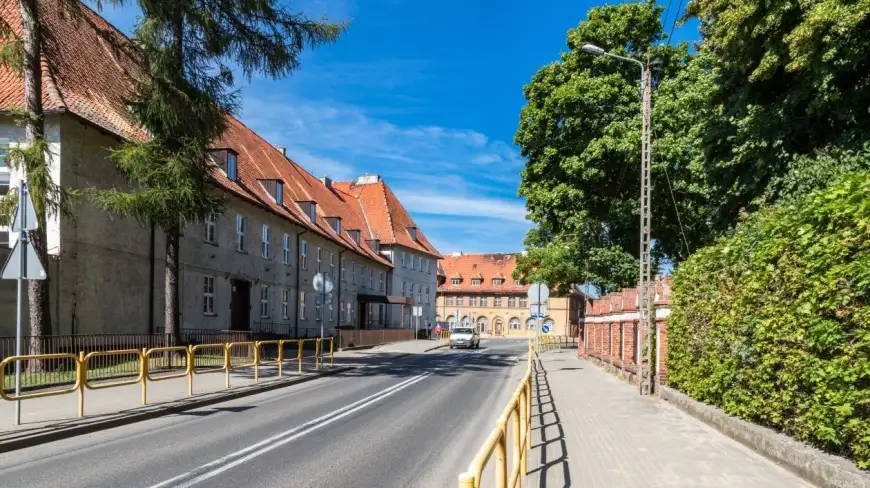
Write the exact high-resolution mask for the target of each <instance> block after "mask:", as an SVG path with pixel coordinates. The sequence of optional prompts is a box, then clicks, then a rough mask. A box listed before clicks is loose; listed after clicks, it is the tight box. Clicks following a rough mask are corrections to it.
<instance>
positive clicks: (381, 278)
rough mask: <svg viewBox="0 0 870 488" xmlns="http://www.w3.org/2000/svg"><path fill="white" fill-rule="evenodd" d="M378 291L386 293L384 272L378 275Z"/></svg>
mask: <svg viewBox="0 0 870 488" xmlns="http://www.w3.org/2000/svg"><path fill="white" fill-rule="evenodd" d="M378 290H380V291H384V272H383V271H381V272H379V273H378Z"/></svg>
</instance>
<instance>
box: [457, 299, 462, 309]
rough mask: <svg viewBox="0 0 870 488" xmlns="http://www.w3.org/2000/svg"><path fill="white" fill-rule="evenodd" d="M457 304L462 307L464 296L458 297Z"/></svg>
mask: <svg viewBox="0 0 870 488" xmlns="http://www.w3.org/2000/svg"><path fill="white" fill-rule="evenodd" d="M456 306H457V307H461V306H462V297H456Z"/></svg>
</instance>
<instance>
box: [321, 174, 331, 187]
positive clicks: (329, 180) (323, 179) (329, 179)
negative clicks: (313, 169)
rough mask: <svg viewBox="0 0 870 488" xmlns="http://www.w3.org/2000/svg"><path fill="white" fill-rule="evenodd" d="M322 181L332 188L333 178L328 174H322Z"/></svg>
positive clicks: (324, 184)
mask: <svg viewBox="0 0 870 488" xmlns="http://www.w3.org/2000/svg"><path fill="white" fill-rule="evenodd" d="M320 182H321V183H323V186H325V187H327V188H332V178H330V177H328V176H321V177H320Z"/></svg>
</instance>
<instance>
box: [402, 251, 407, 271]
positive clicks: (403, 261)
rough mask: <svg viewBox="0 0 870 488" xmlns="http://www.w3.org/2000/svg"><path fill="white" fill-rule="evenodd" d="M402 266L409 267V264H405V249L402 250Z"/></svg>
mask: <svg viewBox="0 0 870 488" xmlns="http://www.w3.org/2000/svg"><path fill="white" fill-rule="evenodd" d="M402 267H403V268H407V266H405V251H402Z"/></svg>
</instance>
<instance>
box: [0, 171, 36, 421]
mask: <svg viewBox="0 0 870 488" xmlns="http://www.w3.org/2000/svg"><path fill="white" fill-rule="evenodd" d="M38 223H39V221H38V220H37V219H36V210H35V209H34V208H33V200H31V199H30V193H28V191H27V183H25V182H24V180H21V182H20V184H19V185H18V208H17V209H16V210H15V216H14V217H13V218H12V226H11V227H10V229H9V231H10V232H18V239H17V240H16V241H15V245H14V246H13V247H12V252H11V253H10V254H9V259H8V260H7V261H6V264H4V265H3V271H2V272H0V278H2V279H4V280H18V298H17V304H16V311H15V355H16V356H21V308H22V307H21V302H22V301H23V300H24V280H44V279H45V278H46V276H45V269H44V268H43V267H42V263H41V262H39V256H38V255H37V254H36V249H34V248H33V244H32V243H31V242H30V240H29V239H28V238H27V232H28V231H31V230H36V229H37V228H38ZM20 395H21V361H15V396H16V397H18V396H20ZM20 423H21V402H20V401H16V402H15V418H14V419H13V425H19V424H20Z"/></svg>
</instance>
